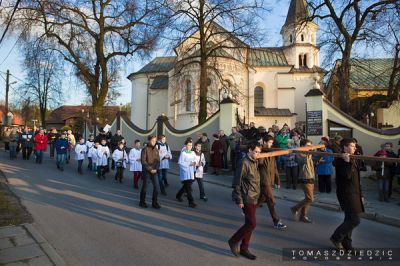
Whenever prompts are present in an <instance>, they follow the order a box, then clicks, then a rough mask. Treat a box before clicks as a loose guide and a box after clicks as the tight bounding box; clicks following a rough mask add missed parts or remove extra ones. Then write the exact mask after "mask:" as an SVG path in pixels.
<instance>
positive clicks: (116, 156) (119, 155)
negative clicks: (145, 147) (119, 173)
mask: <svg viewBox="0 0 400 266" xmlns="http://www.w3.org/2000/svg"><path fill="white" fill-rule="evenodd" d="M112 159H113V160H114V162H118V161H119V160H121V161H122V167H123V168H126V163H127V162H128V159H129V158H128V154H126V151H125V150H122V151H120V150H119V149H116V150H115V151H114V152H113V154H112Z"/></svg>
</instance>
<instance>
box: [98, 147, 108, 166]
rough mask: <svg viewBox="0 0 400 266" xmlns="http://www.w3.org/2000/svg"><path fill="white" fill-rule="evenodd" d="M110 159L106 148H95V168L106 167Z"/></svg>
mask: <svg viewBox="0 0 400 266" xmlns="http://www.w3.org/2000/svg"><path fill="white" fill-rule="evenodd" d="M109 157H110V149H109V148H108V146H103V145H100V146H99V147H98V148H97V163H96V164H97V166H106V165H107V164H108V158H109Z"/></svg>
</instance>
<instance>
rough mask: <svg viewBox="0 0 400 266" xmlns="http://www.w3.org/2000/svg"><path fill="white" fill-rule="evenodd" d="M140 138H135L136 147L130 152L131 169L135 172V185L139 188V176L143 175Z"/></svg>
mask: <svg viewBox="0 0 400 266" xmlns="http://www.w3.org/2000/svg"><path fill="white" fill-rule="evenodd" d="M141 153H142V149H141V148H140V140H138V139H137V140H135V147H134V148H133V149H131V150H130V152H129V164H130V169H129V170H130V171H131V172H133V187H134V188H136V189H138V188H139V178H140V177H141V176H142V163H141V162H140V155H141Z"/></svg>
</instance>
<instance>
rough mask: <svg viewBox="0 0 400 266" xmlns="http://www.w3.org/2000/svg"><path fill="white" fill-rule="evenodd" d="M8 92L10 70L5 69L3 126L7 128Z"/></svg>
mask: <svg viewBox="0 0 400 266" xmlns="http://www.w3.org/2000/svg"><path fill="white" fill-rule="evenodd" d="M9 90H10V70H8V69H7V75H6V104H5V114H4V116H5V117H4V125H5V126H8V91H9Z"/></svg>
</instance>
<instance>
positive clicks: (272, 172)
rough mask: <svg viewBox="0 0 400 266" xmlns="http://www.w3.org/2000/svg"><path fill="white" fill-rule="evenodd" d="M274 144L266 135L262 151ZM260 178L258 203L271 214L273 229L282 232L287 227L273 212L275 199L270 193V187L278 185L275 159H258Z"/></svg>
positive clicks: (271, 138)
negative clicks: (266, 207)
mask: <svg viewBox="0 0 400 266" xmlns="http://www.w3.org/2000/svg"><path fill="white" fill-rule="evenodd" d="M273 143H274V138H273V137H272V136H270V135H267V136H265V137H264V138H263V144H264V146H263V149H264V150H267V151H268V150H270V149H271V148H272V145H273ZM258 164H259V169H260V178H261V195H260V199H259V203H262V202H266V203H267V205H268V209H269V213H270V214H271V218H272V221H273V223H274V228H276V229H279V230H284V229H285V228H286V227H287V226H286V225H285V224H284V223H282V221H281V220H280V219H279V216H278V214H277V213H276V210H275V203H276V202H275V197H274V194H273V192H272V186H273V185H274V184H279V173H278V168H277V167H276V159H275V157H268V158H260V159H258Z"/></svg>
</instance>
